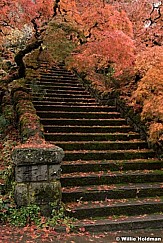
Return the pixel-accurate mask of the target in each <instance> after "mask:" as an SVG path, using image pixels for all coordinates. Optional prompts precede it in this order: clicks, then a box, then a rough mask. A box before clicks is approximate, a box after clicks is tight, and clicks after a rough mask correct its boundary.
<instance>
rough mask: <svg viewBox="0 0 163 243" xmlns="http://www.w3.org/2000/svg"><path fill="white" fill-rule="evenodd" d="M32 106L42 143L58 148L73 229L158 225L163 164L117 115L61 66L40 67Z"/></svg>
mask: <svg viewBox="0 0 163 243" xmlns="http://www.w3.org/2000/svg"><path fill="white" fill-rule="evenodd" d="M34 85H35V86H36V87H37V89H38V90H37V92H36V93H35V94H34V98H33V103H34V106H35V108H36V110H37V114H38V115H39V116H40V118H41V122H42V124H43V125H44V130H45V138H46V140H47V141H50V142H51V143H54V144H55V145H57V146H59V147H62V148H63V149H64V151H65V158H64V161H63V164H62V175H61V184H62V193H63V202H64V203H65V207H66V213H67V214H68V215H69V216H72V217H74V218H77V219H78V220H77V221H76V223H75V226H74V227H76V228H80V227H83V228H84V229H85V230H88V231H111V230H116V231H117V230H129V229H140V228H160V227H163V214H162V212H163V171H162V165H163V161H161V160H159V159H158V158H156V156H155V153H154V151H152V150H150V149H148V146H147V143H146V142H145V141H142V140H141V139H140V136H139V134H138V133H136V132H135V131H134V130H133V129H132V127H130V126H129V125H127V123H126V121H125V119H123V118H122V117H121V116H120V113H119V112H117V110H116V107H115V104H114V100H112V99H111V100H110V101H108V105H101V104H99V103H98V102H97V101H96V100H95V98H93V97H91V95H90V94H89V93H88V91H86V90H85V88H84V87H83V85H82V84H81V83H80V82H79V81H78V79H77V78H76V77H75V76H74V74H72V73H70V72H69V71H67V70H65V69H64V67H55V68H47V71H46V72H45V71H44V68H43V69H42V71H41V72H40V78H38V79H36V81H35V83H34Z"/></svg>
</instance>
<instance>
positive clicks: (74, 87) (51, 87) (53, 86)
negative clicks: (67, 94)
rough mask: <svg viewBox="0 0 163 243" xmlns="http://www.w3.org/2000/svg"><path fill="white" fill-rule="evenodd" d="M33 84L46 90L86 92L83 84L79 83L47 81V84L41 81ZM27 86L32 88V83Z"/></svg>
mask: <svg viewBox="0 0 163 243" xmlns="http://www.w3.org/2000/svg"><path fill="white" fill-rule="evenodd" d="M33 86H34V87H35V86H37V87H38V88H41V89H45V90H53V91H55V90H61V91H62V90H65V91H69V90H70V91H78V92H79V91H80V92H82V91H84V92H85V89H84V88H83V87H82V86H78V85H72V86H70V85H66V84H64V85H61V84H54V83H53V84H50V83H47V84H46V85H45V84H42V83H41V82H40V83H37V84H35V83H34V84H33ZM27 87H31V88H32V85H28V86H27Z"/></svg>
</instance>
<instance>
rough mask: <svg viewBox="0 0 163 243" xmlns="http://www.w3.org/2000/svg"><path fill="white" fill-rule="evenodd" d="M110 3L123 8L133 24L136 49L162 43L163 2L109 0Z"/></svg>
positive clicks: (154, 0)
mask: <svg viewBox="0 0 163 243" xmlns="http://www.w3.org/2000/svg"><path fill="white" fill-rule="evenodd" d="M109 2H110V3H111V4H113V5H115V6H116V7H117V8H119V9H123V10H125V12H126V13H127V14H128V17H129V19H130V21H131V22H132V24H133V30H134V37H135V40H136V46H137V49H138V50H139V51H140V50H141V49H144V48H145V47H146V46H154V45H162V44H163V35H162V21H163V13H162V11H163V3H162V1H159V0H137V1H135V0H119V1H115V0H110V1H109Z"/></svg>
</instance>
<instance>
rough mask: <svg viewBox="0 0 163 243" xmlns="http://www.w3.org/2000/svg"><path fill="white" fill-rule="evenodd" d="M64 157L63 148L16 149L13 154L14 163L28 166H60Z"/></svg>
mask: <svg viewBox="0 0 163 243" xmlns="http://www.w3.org/2000/svg"><path fill="white" fill-rule="evenodd" d="M63 157H64V152H63V149H62V148H59V147H57V146H54V147H50V148H16V149H14V151H13V153H12V159H13V161H14V163H15V164H16V165H17V166H19V165H26V164H59V163H60V162H61V161H62V159H63Z"/></svg>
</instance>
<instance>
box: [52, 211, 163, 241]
mask: <svg viewBox="0 0 163 243" xmlns="http://www.w3.org/2000/svg"><path fill="white" fill-rule="evenodd" d="M162 227H163V214H162V213H160V214H159V213H157V214H149V215H146V214H142V215H141V214H139V215H137V216H124V215H123V216H119V217H118V216H116V217H114V216H110V217H108V218H102V219H94V220H92V219H90V220H88V219H84V220H79V221H76V222H75V223H74V224H73V230H74V231H81V230H83V231H85V232H98V233H99V232H110V231H115V232H118V231H129V230H138V229H159V228H162ZM56 230H57V229H56ZM58 231H59V232H61V231H62V232H63V231H65V232H66V227H64V226H63V227H60V228H58ZM121 239H122V241H128V240H126V238H125V239H123V237H118V238H117V241H120V240H121ZM137 239H138V240H139V241H140V242H141V241H146V240H147V238H144V237H141V236H138V238H136V237H135V238H134V237H133V240H134V241H135V242H136V240H137ZM129 240H130V239H129ZM161 240H162V239H161V238H160V237H158V241H159V242H161ZM130 241H131V242H132V239H131V240H130Z"/></svg>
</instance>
